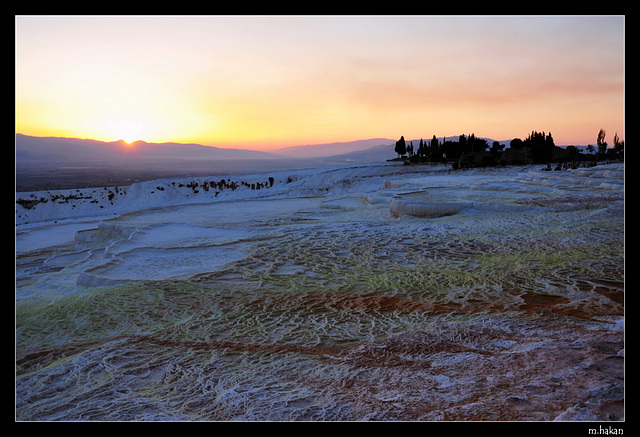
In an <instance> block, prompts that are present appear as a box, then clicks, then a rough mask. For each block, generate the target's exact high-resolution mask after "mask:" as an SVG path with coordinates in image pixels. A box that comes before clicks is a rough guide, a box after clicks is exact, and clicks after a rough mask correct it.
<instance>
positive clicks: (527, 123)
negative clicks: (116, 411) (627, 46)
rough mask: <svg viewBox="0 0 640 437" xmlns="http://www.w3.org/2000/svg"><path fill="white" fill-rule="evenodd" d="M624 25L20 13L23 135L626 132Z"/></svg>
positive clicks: (571, 19) (582, 140) (333, 136)
mask: <svg viewBox="0 0 640 437" xmlns="http://www.w3.org/2000/svg"><path fill="white" fill-rule="evenodd" d="M624 24H625V19H624V17H623V16H595V17H592V16H588V17H581V16H568V17H565V16H558V17H556V16H552V17H549V16H540V17H538V16H523V17H519V16H495V17H494V16H487V17H484V16H468V17H465V16H148V17H146V16H17V17H16V94H15V104H16V112H15V115H16V132H18V133H23V134H27V135H35V136H63V137H79V138H92V139H98V140H103V141H115V140H118V139H121V138H122V139H125V140H127V141H132V140H137V139H142V140H145V141H148V142H166V141H175V142H195V143H199V144H205V145H212V146H218V147H241V148H249V149H255V150H267V149H270V148H278V147H285V146H291V145H301V144H317V143H328V142H336V141H351V140H358V139H366V138H377V137H383V138H399V137H400V135H404V137H405V138H407V139H414V138H421V137H423V138H430V137H431V136H433V135H437V136H439V137H440V136H443V135H444V136H453V135H459V134H461V133H472V132H473V133H475V135H476V136H480V137H490V138H493V139H496V140H506V139H512V138H514V137H520V138H525V137H526V135H527V134H528V133H529V132H531V131H532V130H537V131H545V132H549V131H550V132H552V134H553V137H554V139H555V142H556V144H558V145H567V144H595V142H596V137H597V133H598V130H599V129H600V128H603V129H605V130H606V131H607V141H608V142H609V144H612V143H613V135H614V133H615V132H617V133H618V136H619V137H620V138H621V139H624V85H625V84H624V78H625V75H624Z"/></svg>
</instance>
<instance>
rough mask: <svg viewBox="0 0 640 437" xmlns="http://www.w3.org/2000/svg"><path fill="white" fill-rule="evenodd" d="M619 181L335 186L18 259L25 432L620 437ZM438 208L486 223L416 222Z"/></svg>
mask: <svg viewBox="0 0 640 437" xmlns="http://www.w3.org/2000/svg"><path fill="white" fill-rule="evenodd" d="M595 169H596V170H597V169H598V168H597V167H596V168H595ZM604 169H605V168H604V167H603V169H601V170H602V171H600V172H596V171H595V170H590V169H585V170H583V171H580V172H577V171H576V172H575V174H574V172H558V173H556V174H553V173H546V174H545V173H543V172H539V171H538V170H535V169H519V170H517V171H516V170H514V169H505V170H503V171H497V172H489V171H487V172H477V173H469V172H452V173H451V174H446V175H442V174H438V175H429V174H422V173H420V172H419V171H417V170H406V174H400V175H397V174H396V175H393V179H392V180H391V179H389V176H388V172H389V169H388V167H385V168H384V169H383V170H384V171H382V170H381V171H380V174H376V172H375V170H370V171H369V173H366V174H365V173H364V172H363V171H361V172H360V173H358V172H355V173H353V178H352V179H342V181H343V182H341V183H340V190H338V191H335V190H334V191H332V189H331V187H333V186H336V184H337V182H336V180H337V179H336V177H335V176H336V175H335V172H331V173H330V175H331V177H329V176H328V175H324V174H320V175H318V178H317V179H316V180H315V181H308V182H309V184H310V185H311V182H314V184H315V185H314V190H315V191H310V189H308V188H306V187H301V186H299V187H298V188H300V191H294V190H293V189H292V190H291V191H290V192H289V194H290V195H289V197H287V198H286V199H283V198H279V199H278V198H269V197H266V198H264V199H254V200H250V201H245V200H243V201H239V202H224V204H223V203H215V202H214V203H203V204H192V205H182V206H179V205H175V206H172V207H170V208H164V209H150V210H144V211H139V212H134V213H129V214H124V215H121V216H118V217H116V218H113V219H109V220H104V221H103V222H102V223H103V225H102V226H101V227H99V226H96V227H95V229H94V230H88V231H86V232H84V231H82V232H84V233H83V234H82V238H77V240H78V241H77V243H76V244H73V245H68V246H67V247H65V248H60V247H58V248H57V249H55V250H53V249H52V250H51V251H50V252H46V251H44V252H43V251H42V250H40V251H38V252H30V253H29V252H28V251H25V253H24V254H22V252H20V251H19V253H21V254H22V256H21V258H19V259H18V260H17V262H18V263H23V265H24V266H25V267H24V268H23V269H17V288H16V296H17V300H16V418H17V419H18V420H554V419H556V418H558V419H560V420H620V419H622V418H623V417H624V393H623V392H624V221H623V219H624V214H623V213H624V192H623V189H624V180H623V177H624V173H623V171H622V170H623V167H622V166H607V167H606V170H607V171H604ZM345 174H348V172H345ZM308 177H309V178H311V177H312V176H308ZM342 177H343V178H344V177H345V176H342ZM594 180H595V181H596V182H597V183H596V182H594ZM318 181H328V182H327V184H330V185H327V186H326V187H325V186H322V185H321V184H319V182H318ZM345 181H346V182H345ZM347 182H348V183H347ZM302 183H303V181H302V182H300V184H302ZM291 185H292V186H294V185H295V184H291ZM443 187H444V188H443ZM276 188H277V187H276ZM302 188H304V190H302ZM296 193H298V197H296ZM322 193H325V194H322ZM301 194H304V196H302V195H301ZM309 194H313V197H307V196H308V195H309ZM394 199H402V200H407V201H409V200H410V203H411V204H413V205H417V207H415V208H414V209H411V208H409V209H398V210H396V211H395V212H394V211H393V207H392V204H393V200H394ZM433 204H436V205H443V204H464V205H467V206H465V207H464V208H460V210H459V211H457V212H455V213H453V214H445V215H441V216H424V215H422V214H416V215H408V214H409V213H411V212H415V211H419V210H420V208H425V207H424V205H427V206H426V208H430V207H429V205H433ZM421 205H422V206H421ZM445 206H446V205H445ZM431 210H433V209H431ZM25 232H28V231H27V230H25ZM31 232H39V233H41V232H43V231H42V229H38V228H34V229H33V230H31ZM82 232H81V233H82ZM24 238H25V241H28V240H27V238H28V235H25V236H24ZM45 252H46V253H45ZM43 258H46V260H44V259H43ZM39 260H40V261H39ZM40 262H41V263H42V264H39V263H40ZM47 266H48V267H47Z"/></svg>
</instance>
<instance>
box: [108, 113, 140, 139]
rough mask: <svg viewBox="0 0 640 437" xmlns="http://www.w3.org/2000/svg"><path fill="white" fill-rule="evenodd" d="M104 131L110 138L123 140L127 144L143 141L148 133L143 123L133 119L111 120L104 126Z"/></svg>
mask: <svg viewBox="0 0 640 437" xmlns="http://www.w3.org/2000/svg"><path fill="white" fill-rule="evenodd" d="M105 129H106V130H107V132H108V134H109V136H110V137H112V138H114V139H118V140H124V141H125V142H126V143H128V144H131V143H132V142H134V141H136V140H141V139H143V137H144V136H145V135H146V134H147V133H148V129H147V126H146V125H145V123H143V122H141V121H140V120H137V119H133V118H115V119H112V120H110V121H109V122H107V123H106V124H105Z"/></svg>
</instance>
